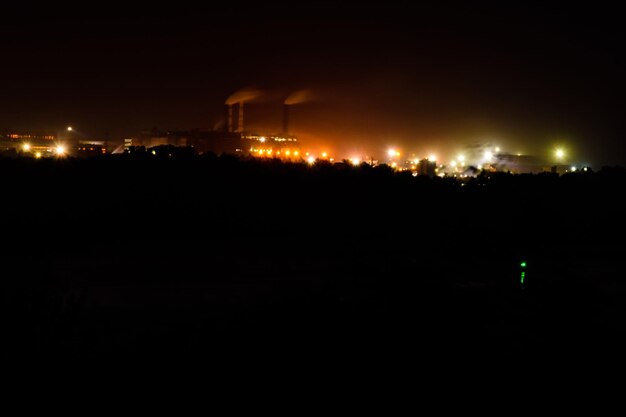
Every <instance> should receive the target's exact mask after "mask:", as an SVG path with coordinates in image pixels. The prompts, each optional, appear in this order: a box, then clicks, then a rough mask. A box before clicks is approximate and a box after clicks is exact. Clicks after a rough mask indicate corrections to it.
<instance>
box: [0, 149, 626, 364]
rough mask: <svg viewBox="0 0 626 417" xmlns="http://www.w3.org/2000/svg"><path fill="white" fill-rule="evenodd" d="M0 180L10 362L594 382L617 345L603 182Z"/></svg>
mask: <svg viewBox="0 0 626 417" xmlns="http://www.w3.org/2000/svg"><path fill="white" fill-rule="evenodd" d="M0 175H1V176H2V178H3V188H2V189H3V192H2V204H1V206H0V207H1V208H0V216H1V217H0V218H2V224H3V233H2V236H3V239H2V242H3V246H4V248H3V250H2V252H0V264H1V265H2V268H1V273H2V279H3V285H2V307H1V308H2V316H1V317H2V319H1V320H2V322H1V323H0V324H1V325H2V328H3V333H4V336H5V337H4V338H3V339H4V342H3V348H4V350H6V351H7V352H10V353H12V354H19V355H24V356H25V357H29V356H32V357H35V356H36V357H44V358H45V357H64V356H66V355H70V356H72V357H84V356H87V357H110V356H117V355H122V356H124V355H125V356H128V355H130V356H135V357H143V358H157V357H158V358H160V359H161V360H162V359H164V358H178V357H194V356H202V357H204V358H212V357H215V358H226V357H227V358H230V359H236V358H244V357H245V358H246V359H247V360H252V361H255V360H258V361H260V362H270V363H273V362H276V363H278V362H289V363H294V364H295V363H299V362H308V363H315V362H317V361H319V362H324V361H326V362H328V361H333V362H336V363H352V364H357V365H358V364H366V365H364V366H377V365H378V366H387V365H388V366H396V365H401V366H403V367H407V366H417V367H419V366H437V365H436V364H438V363H446V364H450V363H474V364H479V365H481V364H484V365H495V366H506V364H510V363H514V362H518V363H519V362H545V363H563V364H567V363H576V364H578V365H580V364H586V365H589V366H596V365H597V366H605V365H606V364H609V363H614V362H615V361H617V360H619V358H620V356H621V352H623V350H624V348H626V342H624V335H625V334H626V324H625V321H624V320H625V319H626V302H625V300H626V298H625V296H626V283H625V281H624V278H625V277H626V274H624V273H623V270H624V267H623V259H624V254H625V245H626V244H625V242H624V238H623V236H624V231H625V230H624V229H625V228H624V224H625V222H624V218H623V210H622V206H621V204H620V198H621V196H622V194H623V193H622V190H623V189H624V180H625V179H626V174H625V173H624V171H623V170H620V169H604V170H602V171H601V172H597V173H580V174H570V175H565V176H561V177H557V176H552V175H535V176H511V175H506V174H498V175H495V174H492V175H491V176H490V177H489V178H487V177H486V176H485V177H481V178H477V179H473V180H471V181H469V182H466V183H465V184H464V185H462V184H461V183H460V182H456V181H454V180H441V179H433V180H430V179H425V178H413V177H411V176H410V174H409V175H404V174H393V173H392V172H391V171H389V170H387V169H385V168H377V169H372V168H370V167H367V166H362V167H360V168H352V167H349V166H345V167H343V166H335V167H331V166H329V165H324V164H322V165H317V166H314V167H308V166H306V165H292V164H282V163H279V162H271V161H264V162H262V161H239V160H237V159H234V158H230V157H221V158H216V157H212V156H204V157H190V156H180V157H162V158H161V157H152V156H151V155H134V156H129V155H125V156H116V157H113V156H111V157H106V158H99V159H93V160H65V161H56V160H42V161H35V160H29V159H2V160H0ZM521 261H526V262H527V263H528V267H527V268H526V278H525V285H524V288H522V286H521V285H520V282H519V281H520V273H521V268H520V266H519V264H520V262H521ZM603 364H604V365H603Z"/></svg>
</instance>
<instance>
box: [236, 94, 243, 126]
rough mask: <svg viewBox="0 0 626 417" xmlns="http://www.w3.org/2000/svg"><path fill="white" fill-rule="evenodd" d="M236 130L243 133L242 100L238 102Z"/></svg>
mask: <svg viewBox="0 0 626 417" xmlns="http://www.w3.org/2000/svg"><path fill="white" fill-rule="evenodd" d="M237 132H239V133H243V101H240V102H239V123H237Z"/></svg>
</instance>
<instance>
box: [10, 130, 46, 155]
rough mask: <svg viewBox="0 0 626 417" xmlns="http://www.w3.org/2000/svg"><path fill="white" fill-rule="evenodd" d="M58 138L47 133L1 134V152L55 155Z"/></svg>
mask: <svg viewBox="0 0 626 417" xmlns="http://www.w3.org/2000/svg"><path fill="white" fill-rule="evenodd" d="M56 146H57V144H56V137H55V136H54V135H50V134H45V133H17V132H6V133H0V152H3V153H7V152H8V153H14V154H17V153H22V154H29V155H30V154H32V155H35V154H36V153H39V154H40V155H42V156H48V155H53V154H54V150H55V149H56Z"/></svg>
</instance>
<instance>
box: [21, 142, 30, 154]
mask: <svg viewBox="0 0 626 417" xmlns="http://www.w3.org/2000/svg"><path fill="white" fill-rule="evenodd" d="M22 149H24V151H25V152H28V151H30V144H28V143H25V144H23V145H22Z"/></svg>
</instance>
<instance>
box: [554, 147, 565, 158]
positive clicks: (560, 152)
mask: <svg viewBox="0 0 626 417" xmlns="http://www.w3.org/2000/svg"><path fill="white" fill-rule="evenodd" d="M554 154H555V155H556V157H557V158H558V159H562V158H563V157H564V156H565V151H564V150H563V149H557V150H556V152H555V153H554Z"/></svg>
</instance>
